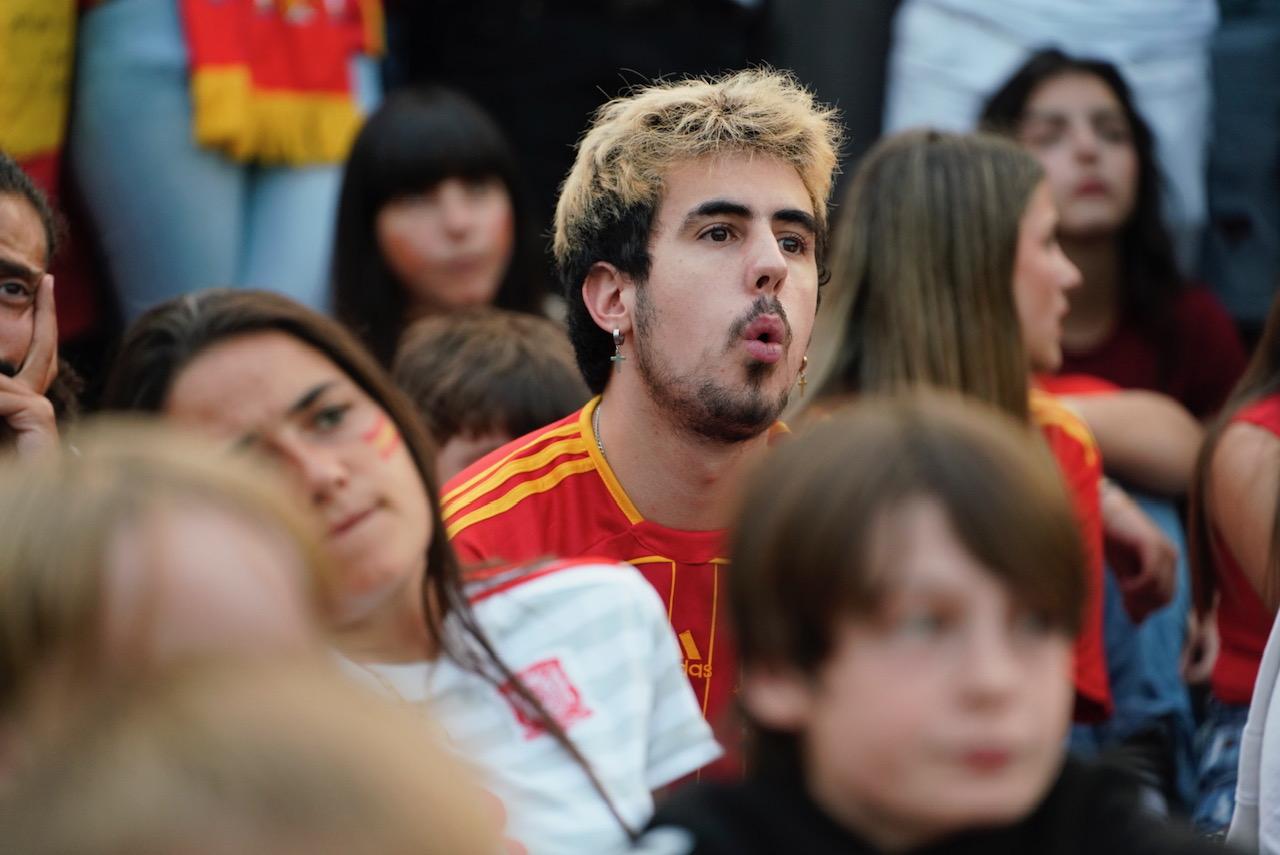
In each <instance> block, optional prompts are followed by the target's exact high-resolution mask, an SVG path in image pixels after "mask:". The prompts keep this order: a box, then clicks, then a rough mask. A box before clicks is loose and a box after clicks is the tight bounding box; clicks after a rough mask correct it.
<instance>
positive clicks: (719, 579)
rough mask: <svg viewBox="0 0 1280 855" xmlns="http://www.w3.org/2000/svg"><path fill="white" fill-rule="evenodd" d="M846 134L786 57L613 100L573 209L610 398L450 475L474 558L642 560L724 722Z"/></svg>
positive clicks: (566, 282)
mask: <svg viewBox="0 0 1280 855" xmlns="http://www.w3.org/2000/svg"><path fill="white" fill-rule="evenodd" d="M840 136H841V131H840V128H839V126H838V124H837V121H836V118H835V115H834V111H832V110H830V109H828V108H825V107H823V106H821V105H819V104H817V103H816V102H815V101H814V99H813V97H812V95H811V94H810V93H808V92H807V91H805V90H804V89H803V88H802V87H800V86H799V85H798V84H797V83H796V81H795V80H794V79H793V78H792V77H791V76H789V75H787V74H784V73H780V72H776V71H771V70H750V71H741V72H736V73H733V74H729V75H725V76H723V77H719V78H715V79H692V80H684V81H679V82H674V83H660V84H656V85H653V86H650V87H647V88H644V89H642V90H640V91H638V92H635V93H633V94H631V95H629V96H626V97H623V98H618V99H616V100H614V101H611V102H609V103H608V104H606V105H604V107H602V108H601V109H600V110H599V112H598V113H597V114H596V116H595V119H594V121H593V123H592V125H591V127H590V128H589V129H588V131H587V134H586V135H585V136H584V137H583V139H582V141H581V143H580V144H579V147H578V154H577V158H576V161H575V163H574V165H573V168H572V169H571V170H570V172H569V175H568V177H567V179H566V180H565V184H564V187H563V189H562V191H561V195H560V200H559V203H558V205H557V209H556V224H555V255H556V261H557V265H558V268H559V274H560V279H561V283H562V285H563V286H564V289H565V296H566V298H567V300H568V303H569V328H570V336H571V338H572V339H573V343H574V349H575V353H576V356H577V360H578V365H579V367H580V368H581V370H582V373H583V376H584V377H585V378H586V381H587V385H588V386H590V387H591V389H592V391H593V392H595V393H596V395H597V397H595V398H594V399H593V400H592V401H591V402H589V403H588V404H587V405H586V406H585V407H584V408H583V409H582V410H580V411H578V412H576V413H573V414H571V415H569V416H568V417H566V418H564V419H562V420H560V421H558V422H555V423H553V424H551V425H549V426H547V427H545V428H543V429H541V430H538V431H535V432H533V433H531V434H529V435H527V436H524V437H522V438H520V439H517V440H515V441H514V442H512V443H510V444H508V445H506V446H503V447H502V448H499V449H498V450H497V451H495V452H493V453H492V454H490V455H488V456H487V457H485V458H483V459H481V460H480V461H478V462H477V463H476V464H474V465H473V466H471V467H470V468H468V469H467V470H464V471H463V472H462V473H460V474H459V475H458V476H457V477H455V478H454V479H453V480H452V481H451V482H450V483H449V484H447V485H446V491H445V495H444V503H445V507H444V513H445V520H446V524H447V526H448V533H449V535H450V536H451V537H452V538H453V543H454V546H455V548H456V549H457V550H458V553H459V555H460V556H461V557H462V559H463V560H464V561H476V562H479V561H486V560H497V559H501V560H506V561H523V560H527V559H530V558H534V557H537V556H540V555H548V554H552V555H561V556H576V555H584V554H591V555H601V556H608V557H611V558H614V559H617V560H622V561H627V562H630V563H632V564H634V565H635V566H636V567H637V568H639V569H640V571H641V572H642V573H644V575H645V576H646V578H648V580H649V581H650V582H651V583H652V584H653V585H654V587H656V588H657V590H658V592H659V593H660V594H661V595H662V597H663V599H664V600H665V601H666V602H667V604H668V614H669V616H670V618H671V623H672V627H673V629H674V631H675V633H676V635H677V637H678V638H679V640H680V645H681V649H682V651H683V654H684V670H685V673H686V674H687V675H688V677H689V679H690V681H691V682H692V684H693V687H694V690H695V692H696V693H697V696H698V699H699V701H700V703H701V704H702V708H703V713H704V714H705V715H706V716H707V717H708V718H709V719H711V720H712V721H713V722H716V721H717V720H718V718H719V715H720V713H721V711H722V710H724V709H725V707H726V705H727V703H728V701H729V699H730V697H731V695H732V692H733V686H734V683H735V679H736V673H735V672H736V665H735V662H734V655H733V648H732V644H731V642H730V640H729V639H728V637H727V636H726V633H725V626H724V615H725V609H724V603H723V601H722V598H723V594H724V574H725V573H726V572H727V570H728V566H727V565H728V561H727V559H726V558H725V557H724V556H725V551H724V547H723V544H722V541H723V535H724V531H723V530H724V527H725V526H726V525H727V523H728V521H729V519H730V517H731V516H732V513H733V511H734V508H735V505H736V503H737V500H738V495H737V487H738V485H739V482H740V478H741V476H742V474H743V472H744V471H745V470H746V469H747V468H748V467H749V466H750V465H751V464H752V463H754V462H755V461H756V460H757V458H759V456H760V455H761V454H762V453H763V452H764V451H765V450H766V449H767V447H768V445H769V442H770V439H771V437H772V436H774V435H775V434H776V433H777V431H778V429H779V425H778V422H777V419H778V416H779V414H780V413H781V412H782V410H783V408H784V407H785V406H786V403H787V399H788V396H789V395H790V394H791V392H792V390H793V388H794V387H795V386H796V385H797V380H799V381H800V385H801V386H802V385H803V373H804V364H805V351H806V350H807V348H808V345H809V337H810V333H811V332H812V329H813V322H814V316H815V313H816V311H817V305H818V290H819V285H820V284H821V282H822V281H823V279H824V277H823V259H824V254H825V249H826V235H827V198H828V194H829V192H830V190H831V183H832V176H833V174H834V171H835V168H836V161H837V154H838V148H839V144H840ZM753 500H754V501H769V497H768V496H756V497H753ZM582 619H583V620H590V619H591V616H590V615H583V616H582Z"/></svg>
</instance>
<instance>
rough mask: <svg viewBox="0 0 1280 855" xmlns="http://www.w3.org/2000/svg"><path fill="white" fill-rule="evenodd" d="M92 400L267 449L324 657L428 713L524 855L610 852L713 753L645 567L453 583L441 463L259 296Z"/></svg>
mask: <svg viewBox="0 0 1280 855" xmlns="http://www.w3.org/2000/svg"><path fill="white" fill-rule="evenodd" d="M105 405H106V406H107V407H108V408H113V409H126V410H139V411H147V412H156V413H162V414H164V415H165V416H166V417H167V418H169V419H171V420H174V421H177V422H180V423H185V424H189V425H191V426H193V427H198V428H200V429H202V430H204V431H206V432H209V433H212V434H213V435H215V436H216V437H220V438H221V439H222V440H224V441H225V442H226V444H227V445H228V446H229V447H232V448H236V449H251V450H255V451H260V452H262V453H265V454H266V455H267V456H268V457H270V458H271V459H273V460H275V461H276V462H277V463H279V464H280V465H281V467H282V468H283V469H284V470H285V471H286V472H287V473H289V474H291V475H292V476H293V477H294V480H295V481H296V482H297V485H298V487H299V488H300V489H301V491H302V492H303V494H305V496H306V498H307V499H308V500H309V501H310V503H311V505H312V507H313V508H314V509H315V511H316V514H317V515H318V516H319V517H320V519H321V521H322V522H323V525H324V528H325V531H326V532H327V536H328V546H329V551H330V553H331V555H332V557H333V559H334V565H335V566H336V567H337V568H338V569H337V572H335V573H334V574H332V575H331V577H330V578H326V579H322V580H320V584H321V587H322V589H323V590H324V592H325V596H326V601H327V607H328V612H329V614H328V620H329V627H330V630H331V631H332V633H333V640H334V643H335V645H336V647H337V648H338V650H339V651H340V653H341V654H342V655H343V656H344V657H345V659H346V660H347V661H348V662H349V663H350V667H351V669H352V670H353V672H354V673H356V674H357V676H359V677H361V678H363V679H367V680H369V681H371V682H374V683H376V684H378V685H381V686H383V687H384V688H386V689H388V690H393V691H394V692H395V693H396V694H398V695H400V696H401V697H403V698H404V699H405V700H407V701H410V702H412V703H415V704H420V705H422V706H424V707H427V708H428V709H429V710H430V712H431V713H432V716H433V717H434V718H436V719H437V720H438V721H439V722H440V723H441V724H442V725H443V727H444V729H445V731H446V733H447V734H448V735H449V737H450V738H451V740H452V741H453V743H454V745H455V746H456V747H457V749H458V751H459V753H460V754H461V755H462V756H464V757H466V758H467V759H469V760H470V761H471V762H473V763H474V764H475V765H476V766H477V767H478V768H479V771H480V772H481V774H482V777H483V779H484V781H485V783H486V784H487V786H488V787H489V788H490V789H491V790H492V791H493V792H494V793H495V794H496V795H497V796H498V797H499V799H500V800H501V801H502V803H503V805H504V806H505V809H506V811H507V814H508V816H509V824H508V832H509V834H510V835H511V836H512V837H513V838H514V839H516V840H517V841H519V842H520V843H522V844H523V845H525V846H526V847H528V849H529V851H531V852H612V851H615V850H618V849H619V848H621V847H623V846H625V845H626V843H627V839H628V837H629V831H630V829H634V828H637V827H638V826H639V825H640V824H641V823H643V822H644V821H645V819H647V817H648V814H649V813H650V811H651V810H652V807H653V800H652V791H653V790H656V789H658V788H660V787H662V786H665V785H666V784H668V783H670V782H671V781H674V780H676V779H677V778H680V777H683V776H684V775H687V774H689V773H690V772H692V771H694V770H695V769H697V768H699V767H701V766H703V765H704V764H706V763H707V762H709V761H711V760H713V759H714V758H715V757H716V756H717V755H718V754H719V749H718V747H717V746H716V745H715V742H714V740H713V739H712V738H711V734H710V730H709V728H708V726H707V725H706V723H705V721H704V720H703V718H702V713H701V710H700V709H699V707H698V704H697V701H696V700H695V698H694V696H693V693H692V690H691V689H690V687H689V683H688V680H687V679H686V678H685V676H684V673H683V670H682V668H681V664H680V655H679V651H678V646H677V643H676V639H675V637H674V635H673V634H672V632H671V628H670V624H669V623H668V621H667V615H666V607H665V606H664V605H663V603H662V602H661V600H660V599H659V598H658V597H657V595H656V594H655V593H654V591H653V589H652V588H651V587H650V586H649V584H648V582H646V581H645V580H644V579H643V578H642V577H641V576H640V575H639V573H638V572H636V571H635V570H634V569H632V568H630V567H626V566H618V565H614V564H608V563H601V562H599V561H592V560H581V561H569V562H559V563H543V564H540V565H533V566H529V567H516V568H512V567H497V568H490V569H488V570H484V571H478V572H476V573H475V574H473V575H471V576H470V577H468V578H466V579H465V580H464V578H463V576H462V574H461V573H460V571H459V569H458V565H457V560H456V558H455V557H454V554H453V551H452V550H451V549H450V547H449V544H448V541H447V540H446V538H445V537H444V525H443V523H442V521H441V517H440V510H439V503H438V499H437V489H436V486H435V479H434V475H433V465H432V464H433V456H434V449H433V448H432V447H431V444H430V441H429V440H428V439H427V437H426V435H425V433H424V432H423V429H422V427H421V426H420V425H419V424H418V423H417V421H416V418H415V416H414V415H413V412H412V409H411V405H410V404H409V403H408V401H407V400H406V399H405V398H404V397H403V396H402V395H401V394H400V393H399V392H397V391H396V390H395V389H394V388H393V386H392V385H391V381H390V380H389V379H388V378H387V377H386V375H385V374H384V373H383V372H382V371H381V370H380V369H379V368H378V367H377V365H376V364H375V362H374V361H373V359H372V358H371V357H370V356H369V355H368V354H367V353H366V352H365V351H364V350H363V348H361V347H360V346H359V345H358V344H357V343H356V341H355V339H354V338H353V337H352V336H351V335H350V334H349V333H348V332H347V331H346V330H344V329H343V328H342V327H341V326H340V325H339V324H336V323H334V322H333V321H330V320H328V319H327V318H324V317H322V316H321V315H319V314H317V313H315V312H313V311H311V310H308V309H305V308H303V307H302V306H300V305H297V304H295V303H292V302H291V301H289V300H287V299H284V298H282V297H277V296H274V295H271V294H267V293H264V292H233V291H210V292H204V293H202V294H198V295H193V296H191V297H187V298H182V299H179V300H174V301H170V302H168V303H164V304H161V305H160V306H158V307H156V308H155V309H153V310H152V311H150V312H148V313H147V314H145V315H143V316H142V317H141V318H140V319H139V320H138V321H137V323H135V324H134V326H133V327H132V329H131V330H130V331H129V332H128V333H127V335H126V337H125V341H124V343H123V344H122V346H121V352H120V355H119V357H118V359H117V361H116V364H115V366H114V367H113V372H112V376H111V379H110V381H109V387H108V389H107V392H106V401H105Z"/></svg>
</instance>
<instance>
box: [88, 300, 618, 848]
mask: <svg viewBox="0 0 1280 855" xmlns="http://www.w3.org/2000/svg"><path fill="white" fill-rule="evenodd" d="M268 331H271V332H280V333H284V334H285V335H289V336H292V337H293V338H295V339H298V340H299V341H302V342H305V343H306V344H309V345H311V346H312V347H314V348H315V349H316V350H318V351H320V352H321V353H322V354H324V355H325V356H326V357H327V358H328V359H329V360H330V361H332V362H333V363H334V365H336V366H337V367H338V368H339V369H341V370H342V372H343V373H344V374H346V375H347V377H349V378H350V379H351V381H352V382H354V383H355V384H356V385H357V386H359V387H360V388H361V389H362V390H363V391H364V392H365V394H367V395H368V396H369V397H370V398H372V399H373V401H374V402H376V403H377V404H378V406H380V407H382V409H383V410H384V411H385V412H386V414H387V417H388V418H390V419H391V421H392V422H393V423H394V424H395V426H396V428H397V429H398V430H399V431H400V435H401V437H402V438H403V440H404V443H405V446H406V448H408V450H409V454H410V457H412V459H413V464H414V466H415V467H416V468H417V470H418V477H419V478H420V479H421V481H422V486H423V489H424V490H426V493H427V498H428V500H429V501H428V504H429V505H430V513H431V531H432V532H435V533H436V535H435V536H433V537H432V538H431V540H430V543H429V544H428V545H427V556H426V559H427V560H426V571H425V576H424V578H423V584H422V598H423V614H424V615H425V617H426V625H427V631H428V633H429V634H430V636H431V639H432V640H433V641H434V642H435V644H436V645H438V649H440V650H441V651H443V652H444V654H445V655H446V656H448V657H449V658H451V659H453V660H454V661H455V662H457V663H458V664H459V665H460V666H461V667H463V668H465V669H467V670H469V671H471V672H472V673H474V674H476V675H477V676H479V677H481V678H483V679H484V680H486V681H488V682H489V683H491V684H493V685H494V686H495V687H496V686H502V685H510V686H511V687H512V688H513V689H514V691H515V693H516V695H517V696H518V698H519V700H520V702H521V704H522V705H523V706H524V708H525V711H526V712H527V713H528V714H529V715H530V716H531V717H532V718H534V719H535V720H537V721H539V722H540V723H541V724H542V725H543V726H544V727H545V728H546V729H547V732H548V733H550V734H551V735H552V737H553V738H554V739H555V740H556V741H557V742H558V743H560V745H561V747H563V748H564V750H565V751H567V752H568V753H569V755H570V756H571V757H572V758H573V759H574V761H575V762H577V763H578V765H579V766H581V767H582V769H583V771H584V772H585V773H586V775H587V777H588V778H589V779H590V781H591V784H592V786H593V787H594V788H595V790H596V792H597V793H599V795H600V797H601V798H602V799H603V800H604V801H605V803H606V805H607V806H608V808H609V810H610V812H611V813H612V814H613V815H614V818H615V819H617V821H618V823H619V824H620V825H621V826H622V827H623V829H624V830H625V831H626V832H627V833H628V835H632V834H633V830H632V829H631V828H630V827H629V826H628V825H627V823H626V822H625V821H624V820H623V819H622V817H621V815H620V814H619V813H618V811H617V808H616V807H615V805H614V804H613V801H612V800H611V799H610V798H609V796H608V793H607V792H606V791H605V789H604V786H603V785H602V784H601V783H600V781H599V778H598V777H597V776H596V774H595V772H594V771H593V770H592V769H591V765H590V764H589V763H588V762H587V760H586V758H585V757H583V756H582V753H581V752H580V751H579V750H578V748H577V746H575V745H574V744H573V742H572V740H570V739H569V736H568V734H567V733H565V731H564V728H562V727H561V726H560V724H559V723H558V722H557V721H556V720H555V719H554V717H553V716H552V715H551V714H550V713H549V712H547V710H546V708H545V707H544V706H543V704H542V703H541V702H540V701H539V700H538V698H537V697H536V696H535V695H534V694H533V693H532V692H531V691H530V690H529V688H528V687H527V686H526V685H525V684H524V682H523V681H522V680H520V679H519V677H517V676H516V675H515V674H514V673H513V672H512V671H511V669H510V668H509V667H508V666H507V664H506V663H505V662H503V660H502V658H501V657H500V656H499V655H498V652H497V651H496V650H495V649H494V647H493V644H492V643H491V642H490V641H489V638H488V636H487V635H486V634H485V632H484V630H483V629H482V628H481V626H480V624H479V622H478V621H477V620H476V617H475V613H474V612H473V611H472V608H471V603H470V602H469V600H468V599H467V596H466V593H465V591H464V589H463V583H462V574H461V571H460V569H459V565H458V560H457V557H456V556H455V555H454V552H453V549H452V547H450V545H449V541H448V539H447V538H445V537H443V536H441V535H442V533H443V532H444V531H445V525H444V520H443V518H442V517H441V515H440V492H439V488H438V486H437V484H436V483H435V475H434V471H435V451H436V450H435V446H434V444H433V443H432V441H431V439H430V438H429V437H428V435H427V432H426V430H425V429H424V428H423V427H422V425H421V423H420V422H419V420H418V418H417V416H416V414H415V413H414V410H413V405H412V404H411V403H410V402H409V400H408V399H407V398H406V397H405V395H404V394H403V393H402V392H401V391H400V390H399V389H397V388H396V387H395V384H393V383H392V382H391V379H390V378H389V377H388V376H387V374H386V373H385V372H384V371H383V370H382V368H381V367H380V366H379V364H378V363H377V361H376V360H375V359H374V357H373V356H372V355H371V354H370V353H369V352H368V351H367V350H366V349H365V348H364V347H363V346H362V345H361V344H360V343H359V341H358V340H357V339H356V338H355V336H354V335H353V334H352V333H350V332H349V331H348V330H347V329H346V328H345V327H343V326H342V325H341V324H339V323H338V322H337V321H334V320H332V319H330V318H327V317H325V316H324V315H321V314H320V313H318V312H315V311H313V310H311V309H308V308H307V307H305V306H302V305H300V304H298V303H295V302H294V301H292V300H289V299H288V298H285V297H281V296H280V295H278V294H273V293H270V292H266V291H239V290H227V289H214V290H209V291H201V292H197V293H194V294H188V295H186V296H183V297H178V298H175V299H173V300H169V301H167V302H165V303H161V304H160V305H158V306H156V307H154V308H152V309H151V310H150V311H148V312H147V313H146V314H144V315H142V316H141V317H140V318H138V320H137V321H135V322H134V324H133V326H132V327H130V329H129V330H128V331H127V332H126V333H125V336H124V340H123V342H122V343H121V345H120V352H119V354H118V356H117V357H116V361H115V363H114V364H113V365H112V369H111V374H110V377H109V378H108V380H107V387H106V391H105V393H104V397H103V406H104V407H105V408H106V409H117V410H134V411H144V412H152V413H158V412H161V411H163V409H164V406H165V401H166V400H167V399H168V396H169V391H170V389H171V388H172V387H173V384H174V381H175V380H176V379H177V377H178V375H179V374H180V373H181V372H182V370H183V369H184V368H186V367H187V366H188V365H190V364H191V362H192V361H194V360H195V359H196V358H197V357H198V356H199V355H200V354H202V353H204V352H205V351H206V350H207V349H209V348H210V347H212V346H213V345H215V344H218V343H219V342H223V341H226V340H228V339H231V338H236V337H239V336H244V335H248V334H250V333H258V332H268ZM449 615H453V617H454V620H456V621H457V623H458V625H459V626H460V627H461V628H462V629H463V634H464V635H465V637H466V641H465V642H463V643H460V642H459V641H457V640H456V639H455V637H454V636H453V634H451V633H446V632H445V631H444V626H443V624H444V620H445V618H446V617H448V616H449Z"/></svg>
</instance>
